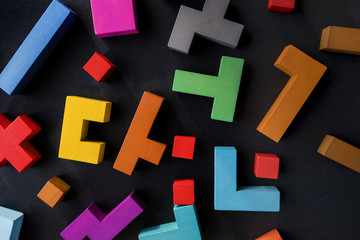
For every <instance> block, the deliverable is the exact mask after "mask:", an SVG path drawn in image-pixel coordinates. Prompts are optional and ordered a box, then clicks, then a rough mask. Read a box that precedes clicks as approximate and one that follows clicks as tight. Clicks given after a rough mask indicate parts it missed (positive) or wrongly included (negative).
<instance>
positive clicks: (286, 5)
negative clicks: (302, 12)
mask: <svg viewBox="0 0 360 240" xmlns="http://www.w3.org/2000/svg"><path fill="white" fill-rule="evenodd" d="M294 8H295V0H269V3H268V11H273V12H282V13H289V12H291V11H292V10H294Z"/></svg>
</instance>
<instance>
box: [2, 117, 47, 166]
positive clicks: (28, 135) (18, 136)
mask: <svg viewBox="0 0 360 240" xmlns="http://www.w3.org/2000/svg"><path fill="white" fill-rule="evenodd" d="M40 130H41V128H40V126H39V125H38V124H37V123H36V122H35V121H34V120H33V119H32V118H31V117H30V116H27V115H22V116H19V117H17V118H16V119H15V120H14V121H13V122H10V121H9V119H7V118H6V117H5V116H4V115H3V114H0V167H3V166H4V165H5V164H6V163H7V162H10V163H11V165H13V166H14V168H16V170H18V172H22V171H24V170H26V169H28V168H30V167H31V166H32V165H34V163H35V162H36V161H37V160H39V158H40V157H41V155H40V153H39V152H38V151H37V150H36V149H35V148H34V147H33V146H32V145H31V144H30V142H29V141H30V139H32V138H33V137H34V136H35V135H36V134H37V133H38V132H39V131H40Z"/></svg>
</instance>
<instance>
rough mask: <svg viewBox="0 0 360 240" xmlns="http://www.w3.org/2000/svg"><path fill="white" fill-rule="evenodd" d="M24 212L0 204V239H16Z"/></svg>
mask: <svg viewBox="0 0 360 240" xmlns="http://www.w3.org/2000/svg"><path fill="white" fill-rule="evenodd" d="M23 218H24V214H23V213H21V212H18V211H15V210H12V209H9V208H4V207H1V206H0V239H1V240H18V239H19V235H20V230H21V225H22V221H23Z"/></svg>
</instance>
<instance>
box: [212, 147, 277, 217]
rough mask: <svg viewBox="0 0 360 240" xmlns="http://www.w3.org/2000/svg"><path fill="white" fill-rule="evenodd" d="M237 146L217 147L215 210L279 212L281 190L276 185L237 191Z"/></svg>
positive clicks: (251, 187) (250, 187) (243, 188)
mask: <svg viewBox="0 0 360 240" xmlns="http://www.w3.org/2000/svg"><path fill="white" fill-rule="evenodd" d="M236 161H237V160H236V148H235V147H215V179H214V181H215V182H214V192H215V196H214V204H215V210H224V211H255V212H279V211H280V192H279V190H278V189H277V188H276V187H274V186H248V187H241V189H240V190H239V191H237V174H236V173H237V168H236Z"/></svg>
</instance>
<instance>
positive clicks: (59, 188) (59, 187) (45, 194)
mask: <svg viewBox="0 0 360 240" xmlns="http://www.w3.org/2000/svg"><path fill="white" fill-rule="evenodd" d="M70 188H71V187H70V186H69V185H68V184H67V183H66V182H64V181H63V180H61V179H60V178H59V177H53V178H52V179H50V180H49V181H48V182H47V183H46V184H45V186H44V187H43V188H42V189H41V191H40V192H39V193H38V195H37V196H38V198H40V199H41V200H43V201H44V202H45V203H46V204H47V205H49V206H50V207H54V206H55V205H56V204H58V203H59V202H60V201H61V200H62V199H63V198H64V197H65V195H66V194H67V193H68V192H69V190H70Z"/></svg>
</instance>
